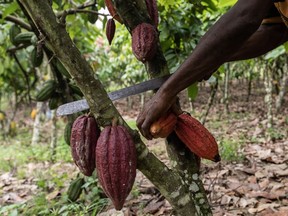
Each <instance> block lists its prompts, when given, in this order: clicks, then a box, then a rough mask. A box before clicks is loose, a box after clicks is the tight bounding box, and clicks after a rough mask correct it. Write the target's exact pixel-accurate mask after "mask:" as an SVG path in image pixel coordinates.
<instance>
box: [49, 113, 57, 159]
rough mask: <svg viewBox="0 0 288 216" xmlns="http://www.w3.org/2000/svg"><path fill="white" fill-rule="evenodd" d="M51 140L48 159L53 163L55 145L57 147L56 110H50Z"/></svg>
mask: <svg viewBox="0 0 288 216" xmlns="http://www.w3.org/2000/svg"><path fill="white" fill-rule="evenodd" d="M51 121H52V122H51V141H50V152H51V154H50V160H51V162H52V163H53V162H54V161H55V157H56V147H57V134H58V133H57V116H56V110H52V111H51Z"/></svg>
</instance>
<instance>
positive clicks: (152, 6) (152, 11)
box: [145, 0, 159, 28]
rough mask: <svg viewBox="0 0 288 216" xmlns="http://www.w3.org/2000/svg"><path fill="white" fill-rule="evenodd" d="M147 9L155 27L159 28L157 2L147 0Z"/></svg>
mask: <svg viewBox="0 0 288 216" xmlns="http://www.w3.org/2000/svg"><path fill="white" fill-rule="evenodd" d="M145 2H146V7H147V11H148V14H149V16H150V18H151V20H152V22H153V24H154V26H155V27H156V28H157V26H158V23H159V14H158V7H157V2H156V0H145Z"/></svg>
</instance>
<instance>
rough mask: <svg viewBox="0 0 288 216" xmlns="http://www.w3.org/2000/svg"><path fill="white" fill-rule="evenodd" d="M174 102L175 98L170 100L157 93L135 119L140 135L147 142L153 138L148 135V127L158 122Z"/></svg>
mask: <svg viewBox="0 0 288 216" xmlns="http://www.w3.org/2000/svg"><path fill="white" fill-rule="evenodd" d="M175 102H176V97H174V98H172V99H170V98H168V97H165V96H164V95H163V94H161V93H159V92H157V93H156V94H155V95H154V96H153V97H152V99H151V100H150V101H148V102H147V103H146V104H145V105H144V107H143V109H142V111H141V112H140V114H139V115H138V118H137V121H136V123H137V127H138V129H139V130H140V132H141V134H142V135H143V136H144V137H145V138H146V139H148V140H151V139H152V138H153V137H152V135H151V133H150V126H151V124H152V123H153V122H155V121H156V120H158V119H159V118H160V117H161V116H162V115H163V114H165V113H166V112H167V111H168V109H169V108H170V107H171V106H172V105H173V104H174V103H175Z"/></svg>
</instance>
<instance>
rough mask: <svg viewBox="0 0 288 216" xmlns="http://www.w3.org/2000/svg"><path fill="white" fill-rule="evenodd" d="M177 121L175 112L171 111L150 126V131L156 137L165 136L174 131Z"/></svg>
mask: <svg viewBox="0 0 288 216" xmlns="http://www.w3.org/2000/svg"><path fill="white" fill-rule="evenodd" d="M176 123H177V116H176V115H175V114H174V113H173V112H169V113H167V114H166V115H164V116H161V117H160V118H159V119H158V120H157V121H155V122H153V124H152V125H151V126H150V133H151V135H152V136H153V137H154V138H158V137H161V138H165V137H167V136H169V134H170V133H172V132H173V130H174V128H175V126H176Z"/></svg>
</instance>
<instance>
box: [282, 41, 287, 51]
mask: <svg viewBox="0 0 288 216" xmlns="http://www.w3.org/2000/svg"><path fill="white" fill-rule="evenodd" d="M283 45H284V48H285V51H286V53H288V42H286V43H284V44H283Z"/></svg>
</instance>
